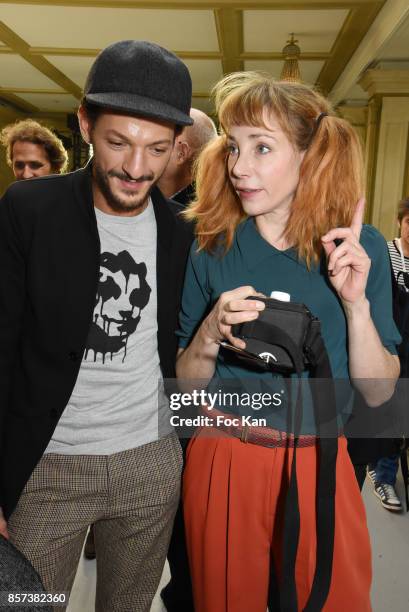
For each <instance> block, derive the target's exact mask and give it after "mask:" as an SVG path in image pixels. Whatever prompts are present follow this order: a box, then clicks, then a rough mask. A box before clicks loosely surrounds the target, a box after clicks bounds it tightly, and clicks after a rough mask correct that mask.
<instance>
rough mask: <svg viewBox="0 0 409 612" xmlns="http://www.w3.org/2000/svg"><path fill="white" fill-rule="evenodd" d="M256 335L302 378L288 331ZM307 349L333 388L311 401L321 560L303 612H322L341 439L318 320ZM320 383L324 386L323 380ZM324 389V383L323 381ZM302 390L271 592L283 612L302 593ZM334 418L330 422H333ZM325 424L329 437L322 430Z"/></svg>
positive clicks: (268, 328)
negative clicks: (279, 350)
mask: <svg viewBox="0 0 409 612" xmlns="http://www.w3.org/2000/svg"><path fill="white" fill-rule="evenodd" d="M255 332H256V329H254V330H253V337H254V338H257V339H260V340H264V341H265V342H268V343H269V344H272V345H274V344H276V345H279V346H281V347H283V348H284V349H285V350H286V351H287V353H288V354H289V356H290V358H291V360H292V361H293V363H294V368H295V370H296V374H297V376H298V378H300V377H301V373H302V371H303V368H304V366H303V353H302V350H301V349H300V348H299V347H297V345H296V344H295V343H294V342H293V341H292V339H291V338H290V337H289V336H288V334H287V333H286V332H284V331H283V330H281V329H279V328H277V327H276V326H273V325H270V324H266V323H263V322H262V321H259V324H258V325H257V332H256V333H257V335H256V333H255ZM305 349H306V351H307V353H308V358H309V360H310V362H311V363H312V364H313V367H312V372H311V374H312V376H313V377H315V378H320V379H327V380H328V385H327V389H326V390H325V391H326V392H325V393H322V392H319V391H322V389H320V390H318V389H317V386H316V385H312V396H313V403H314V414H315V421H316V426H317V429H318V432H319V433H321V437H320V438H319V451H320V452H319V471H318V483H317V501H316V504H317V513H316V533H317V555H316V568H315V574H314V579H313V584H312V589H311V593H310V597H309V599H308V602H307V604H306V607H305V608H304V612H319V611H320V610H322V608H323V606H324V604H325V601H326V599H327V597H328V592H329V588H330V583H331V575H332V561H333V552H334V534H335V482H336V460H337V452H338V439H337V427H336V409H335V393H334V387H333V381H332V372H331V366H330V362H329V359H328V354H327V351H326V348H325V345H324V342H323V340H322V337H321V334H320V326H319V322H318V321H317V320H315V321H313V322H312V324H311V328H310V333H309V336H308V338H307V342H306V346H305ZM320 383H321V381H320ZM321 384H324V383H323V382H322V383H321ZM300 391H301V389H300V385H299V386H298V393H297V400H296V406H295V419H294V436H295V440H294V452H293V459H292V464H291V475H290V482H289V487H288V491H287V497H286V505H285V514H284V532H283V579H282V588H281V591H280V590H279V588H278V585H277V580H276V577H275V574H274V568H273V564H272V563H271V570H272V572H271V576H270V588H269V600H268V605H269V609H270V610H277V609H280V611H281V612H297V611H298V604H297V589H296V581H295V565H296V558H297V549H298V541H299V534H300V510H299V503H298V487H297V470H296V467H297V452H296V450H297V441H298V438H297V436H298V435H299V433H300V430H301V423H302V402H301V392H300ZM328 414H330V419H328ZM324 423H326V425H325V429H326V431H325V437H322V434H323V433H324V432H323V431H322V428H323V424H324Z"/></svg>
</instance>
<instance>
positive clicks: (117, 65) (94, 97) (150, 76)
mask: <svg viewBox="0 0 409 612" xmlns="http://www.w3.org/2000/svg"><path fill="white" fill-rule="evenodd" d="M84 98H85V100H86V101H87V102H90V103H91V104H96V105H97V106H103V107H106V108H112V109H113V110H118V111H121V112H125V113H126V112H129V113H130V114H132V115H141V116H143V117H152V118H154V119H160V120H164V121H169V122H170V123H174V124H175V125H192V123H193V120H192V119H191V118H190V116H189V111H190V105H191V100H192V80H191V78H190V74H189V71H188V69H187V67H186V66H185V64H184V63H183V62H182V61H181V60H180V59H179V58H178V57H177V56H176V55H175V54H174V53H171V52H170V51H167V50H166V49H164V48H163V47H160V46H159V45H156V44H155V43H151V42H146V41H143V40H122V41H120V42H117V43H114V44H112V45H109V47H106V49H103V50H102V51H101V53H100V54H99V55H98V57H97V58H96V60H95V62H94V63H93V65H92V67H91V70H90V72H89V74H88V77H87V81H86V83H85V88H84Z"/></svg>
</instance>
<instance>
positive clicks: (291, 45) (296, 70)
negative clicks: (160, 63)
mask: <svg viewBox="0 0 409 612" xmlns="http://www.w3.org/2000/svg"><path fill="white" fill-rule="evenodd" d="M296 43H298V40H296V39H295V38H294V32H292V33H291V34H290V40H287V44H286V46H285V47H284V49H283V51H282V53H283V57H284V66H283V69H282V71H281V76H280V78H281V80H282V81H290V82H292V83H299V82H300V81H301V72H300V66H299V64H298V58H299V57H300V54H301V49H300V47H299V46H298V45H297V44H296Z"/></svg>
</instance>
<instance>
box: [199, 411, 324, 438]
mask: <svg viewBox="0 0 409 612" xmlns="http://www.w3.org/2000/svg"><path fill="white" fill-rule="evenodd" d="M202 414H203V415H205V416H207V417H214V418H216V419H217V417H219V418H218V419H217V425H214V427H217V429H220V430H221V431H224V432H225V433H227V434H229V435H230V436H233V437H234V438H239V439H240V440H241V441H242V442H244V443H250V444H257V445H258V446H268V447H271V448H286V447H290V448H291V447H293V446H294V440H295V436H294V434H289V433H287V432H285V431H280V430H278V429H272V428H271V427H260V426H253V425H247V424H244V425H240V424H238V425H234V424H233V423H228V424H227V423H224V422H223V420H222V418H220V417H223V418H224V417H225V418H226V419H229V420H230V419H237V418H238V419H240V417H239V416H238V415H234V414H227V413H225V412H221V411H220V410H217V409H216V408H212V410H208V409H206V408H204V407H203V406H202ZM316 441H317V437H316V436H312V435H303V436H298V441H297V447H303V446H314V445H315V443H316Z"/></svg>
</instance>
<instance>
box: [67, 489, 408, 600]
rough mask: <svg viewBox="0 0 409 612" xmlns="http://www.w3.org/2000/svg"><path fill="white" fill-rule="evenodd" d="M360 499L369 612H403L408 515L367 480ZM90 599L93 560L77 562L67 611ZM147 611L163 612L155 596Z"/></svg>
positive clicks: (406, 585) (93, 585) (163, 582)
mask: <svg viewBox="0 0 409 612" xmlns="http://www.w3.org/2000/svg"><path fill="white" fill-rule="evenodd" d="M397 490H398V492H399V493H400V494H401V499H403V485H402V482H401V481H398V484H397ZM363 496H364V501H365V505H366V509H367V515H368V525H369V531H370V534H371V540H372V553H373V572H374V578H373V587H372V605H373V612H389V611H390V612H392V611H393V612H407V611H408V610H409V513H402V514H393V513H392V512H388V511H387V510H385V509H384V508H382V506H381V504H380V502H379V500H378V498H377V497H375V496H374V495H373V493H372V485H371V483H370V481H369V479H368V478H367V480H366V483H365V486H364V491H363ZM168 576H169V570H168V567H167V565H166V566H165V570H164V573H163V576H162V585H161V587H160V588H162V586H163V584H166V582H167V580H168ZM94 598H95V561H85V560H84V559H81V563H80V566H79V568H78V573H77V577H76V579H75V583H74V588H73V591H72V594H71V598H70V605H69V607H68V612H93V602H94ZM151 612H165V608H164V606H163V605H162V602H161V600H160V597H159V595H158V594H157V595H156V597H155V600H154V602H153V605H152V608H151ZM181 612H183V611H182V610H181Z"/></svg>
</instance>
